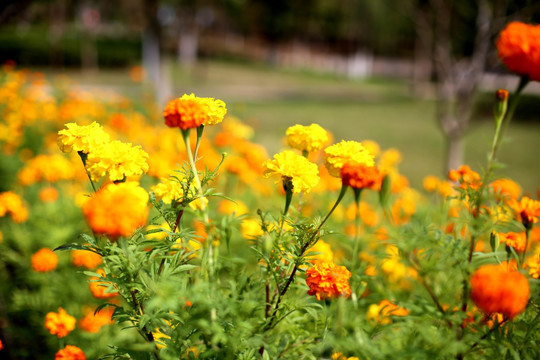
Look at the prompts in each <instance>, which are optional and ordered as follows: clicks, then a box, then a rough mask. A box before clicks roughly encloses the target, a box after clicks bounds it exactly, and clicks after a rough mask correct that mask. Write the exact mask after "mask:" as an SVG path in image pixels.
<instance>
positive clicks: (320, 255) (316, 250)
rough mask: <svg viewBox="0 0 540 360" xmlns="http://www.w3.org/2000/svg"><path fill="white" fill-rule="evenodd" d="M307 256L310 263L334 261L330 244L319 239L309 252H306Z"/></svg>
mask: <svg viewBox="0 0 540 360" xmlns="http://www.w3.org/2000/svg"><path fill="white" fill-rule="evenodd" d="M306 256H307V257H308V258H309V262H310V263H312V264H315V263H316V262H317V261H325V262H332V261H334V252H333V251H332V248H331V247H330V244H328V243H326V242H324V241H323V240H321V239H319V240H317V242H316V243H315V245H313V246H312V247H311V248H309V250H308V251H307V252H306Z"/></svg>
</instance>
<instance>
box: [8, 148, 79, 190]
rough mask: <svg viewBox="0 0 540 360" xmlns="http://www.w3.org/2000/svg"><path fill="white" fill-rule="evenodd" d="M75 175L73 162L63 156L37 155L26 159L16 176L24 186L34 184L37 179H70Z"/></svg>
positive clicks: (48, 180) (49, 180) (54, 180)
mask: <svg viewBox="0 0 540 360" xmlns="http://www.w3.org/2000/svg"><path fill="white" fill-rule="evenodd" d="M74 176H75V170H74V167H73V164H72V163H71V162H70V161H69V160H67V159H66V158H65V157H64V156H62V155H59V154H56V155H38V156H36V157H35V158H33V159H31V160H30V161H28V163H27V164H26V165H25V166H24V167H23V168H22V169H21V170H20V171H19V173H18V174H17V178H18V180H19V183H20V184H21V185H24V186H28V185H32V184H35V183H37V182H39V181H47V182H56V181H59V180H71V179H73V178H74Z"/></svg>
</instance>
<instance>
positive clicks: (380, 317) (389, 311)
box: [366, 300, 409, 324]
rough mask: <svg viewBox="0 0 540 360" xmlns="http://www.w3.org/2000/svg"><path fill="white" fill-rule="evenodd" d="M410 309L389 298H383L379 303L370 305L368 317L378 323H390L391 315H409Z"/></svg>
mask: <svg viewBox="0 0 540 360" xmlns="http://www.w3.org/2000/svg"><path fill="white" fill-rule="evenodd" d="M407 315H409V310H407V309H405V308H402V307H399V306H398V305H396V304H394V303H392V302H390V301H389V300H382V301H381V302H380V303H379V304H373V305H370V307H369V308H368V312H367V316H366V317H367V319H368V320H371V321H374V322H376V323H378V324H390V323H391V322H392V319H391V318H390V316H407Z"/></svg>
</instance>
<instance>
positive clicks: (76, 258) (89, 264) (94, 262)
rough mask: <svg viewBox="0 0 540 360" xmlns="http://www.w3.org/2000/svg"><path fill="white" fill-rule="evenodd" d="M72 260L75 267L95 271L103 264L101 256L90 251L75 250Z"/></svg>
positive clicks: (72, 253)
mask: <svg viewBox="0 0 540 360" xmlns="http://www.w3.org/2000/svg"><path fill="white" fill-rule="evenodd" d="M71 259H72V260H71V262H72V263H73V265H75V266H80V267H84V268H87V269H88V270H92V269H95V268H96V267H98V266H99V265H101V263H103V259H102V258H101V255H99V254H96V253H95V252H93V251H89V250H73V251H72V252H71Z"/></svg>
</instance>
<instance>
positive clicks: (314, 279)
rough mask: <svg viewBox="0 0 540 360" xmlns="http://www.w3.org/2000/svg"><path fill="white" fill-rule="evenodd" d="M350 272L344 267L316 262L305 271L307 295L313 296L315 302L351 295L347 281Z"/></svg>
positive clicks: (328, 262) (331, 263)
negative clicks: (315, 299) (307, 287)
mask: <svg viewBox="0 0 540 360" xmlns="http://www.w3.org/2000/svg"><path fill="white" fill-rule="evenodd" d="M351 276H352V274H351V272H350V271H349V270H347V268H346V267H345V266H338V265H336V264H334V263H333V262H331V261H323V260H319V261H316V262H315V264H314V265H313V266H312V267H310V268H309V269H307V271H306V284H307V286H309V290H308V295H315V297H316V298H317V300H322V299H331V298H336V297H339V296H345V297H348V296H350V295H351V287H350V285H349V279H350V277H351Z"/></svg>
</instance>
